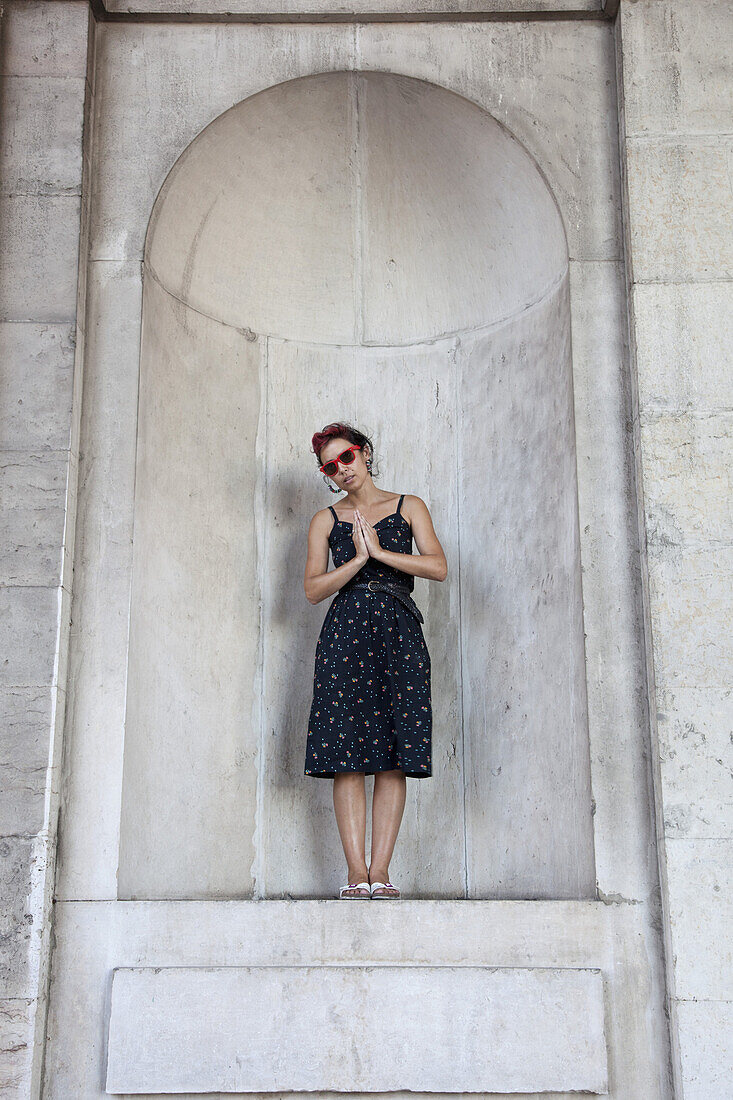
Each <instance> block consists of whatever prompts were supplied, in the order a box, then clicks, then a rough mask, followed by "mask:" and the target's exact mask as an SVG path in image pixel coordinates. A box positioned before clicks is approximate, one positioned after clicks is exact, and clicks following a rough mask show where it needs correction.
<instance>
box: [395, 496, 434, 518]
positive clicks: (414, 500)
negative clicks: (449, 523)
mask: <svg viewBox="0 0 733 1100" xmlns="http://www.w3.org/2000/svg"><path fill="white" fill-rule="evenodd" d="M401 511H402V512H404V513H405V516H406V518H407V519H410V520H412V519H417V518H418V517H420V516H422V517H423V518H425V517H426V516H427V517H429V516H430V512H429V511H428V506H427V504H426V503H425V501H424V500H423V499H422V497H418V496H415V494H414V493H405V499H404V500H403V502H402V508H401Z"/></svg>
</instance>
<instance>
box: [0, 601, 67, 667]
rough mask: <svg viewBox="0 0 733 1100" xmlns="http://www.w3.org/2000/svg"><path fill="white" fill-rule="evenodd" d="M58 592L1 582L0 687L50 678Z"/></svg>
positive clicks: (55, 639) (53, 662)
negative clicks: (0, 655)
mask: <svg viewBox="0 0 733 1100" xmlns="http://www.w3.org/2000/svg"><path fill="white" fill-rule="evenodd" d="M59 592H60V590H59V589H58V588H47V587H41V588H39V587H30V588H29V587H23V586H14V587H12V588H8V587H7V586H4V585H0V624H2V628H1V630H0V653H2V654H3V658H2V661H0V688H6V687H16V686H25V687H30V686H33V685H38V686H41V685H48V684H51V683H52V682H53V677H54V669H55V661H54V659H55V656H56V643H57V635H58V616H59Z"/></svg>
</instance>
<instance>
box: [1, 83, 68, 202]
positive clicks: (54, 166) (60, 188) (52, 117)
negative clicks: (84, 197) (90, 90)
mask: <svg viewBox="0 0 733 1100" xmlns="http://www.w3.org/2000/svg"><path fill="white" fill-rule="evenodd" d="M84 92H85V81H84V79H83V78H81V77H79V78H76V79H74V78H69V77H45V78H44V79H41V80H39V79H38V77H35V76H28V77H23V76H14V77H5V78H3V80H2V81H0V94H1V95H2V97H3V128H2V133H1V134H0V188H2V191H3V193H5V194H25V195H79V194H81V157H82V153H81V138H82V119H83V116H84Z"/></svg>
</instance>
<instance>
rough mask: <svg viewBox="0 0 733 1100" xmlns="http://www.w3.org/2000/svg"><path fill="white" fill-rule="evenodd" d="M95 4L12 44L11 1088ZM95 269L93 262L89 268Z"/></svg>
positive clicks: (31, 1071)
mask: <svg viewBox="0 0 733 1100" xmlns="http://www.w3.org/2000/svg"><path fill="white" fill-rule="evenodd" d="M89 27H90V14H89V10H88V6H87V4H86V3H81V2H79V3H73V2H72V3H65V2H60V3H57V4H48V3H12V2H11V3H6V4H5V5H4V10H3V13H2V24H1V34H2V38H1V40H0V74H1V83H0V113H1V129H0V254H1V255H2V269H1V271H0V501H1V512H0V516H1V518H0V524H1V535H2V537H1V538H0V547H1V549H0V653H1V654H2V656H1V659H0V896H1V897H2V901H1V903H0V944H1V945H2V946H1V947H0V1035H1V1040H0V1091H2V1093H3V1095H4V1096H8V1097H11V1096H12V1097H15V1096H18V1097H21V1096H28V1095H31V1094H34V1095H35V1094H36V1090H37V1089H38V1088H39V1087H40V1072H41V1063H42V1056H43V1041H44V1035H45V1009H46V1003H47V1002H46V987H47V981H48V963H49V951H50V944H51V932H52V899H53V886H54V873H55V865H56V824H57V818H58V806H59V794H60V782H61V776H60V767H61V750H62V744H63V742H62V730H63V726H64V715H65V709H66V673H67V652H68V641H69V628H70V608H71V590H72V569H73V561H74V524H75V517H76V482H77V466H78V458H79V431H78V428H79V407H80V396H81V366H82V362H83V356H84V335H85V333H84V327H83V324H82V323H80V324H77V316H78V314H79V312H80V310H79V304H78V303H79V302H82V303H83V299H84V294H85V285H84V278H83V277H82V279H81V280H79V282H78V285H77V278H78V273H79V264H78V257H79V252H80V250H81V252H82V254H85V253H86V231H85V230H86V224H87V220H88V205H87V204H86V203H85V202H84V196H85V194H87V193H88V192H87V189H86V180H87V179H88V170H89V163H88V161H87V160H85V158H84V157H83V147H82V135H83V130H84V127H85V126H86V125H87V124H88V117H87V118H85V104H86V108H87V110H88V108H89V105H90V92H91V89H90V85H89V81H88V78H87V71H88V66H87V47H88V42H89ZM81 270H82V273H83V272H84V270H85V268H84V265H82V269H81Z"/></svg>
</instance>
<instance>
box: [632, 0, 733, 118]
mask: <svg viewBox="0 0 733 1100" xmlns="http://www.w3.org/2000/svg"><path fill="white" fill-rule="evenodd" d="M620 18H621V24H622V33H623V49H624V69H625V70H627V71H628V73H629V78H628V79H627V81H626V87H625V98H624V115H625V123H626V132H627V134H629V135H634V134H640V133H659V134H665V135H666V134H673V133H680V132H681V133H688V134H689V133H696V134H704V133H729V132H730V125H731V118H733V53H732V52H731V49H730V44H731V42H732V41H733V7H731V4H730V3H729V0H694V3H692V4H691V3H690V0H666V2H665V3H663V4H659V3H656V4H649V3H644V4H639V3H625V2H624V3H622V4H621V15H620Z"/></svg>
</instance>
